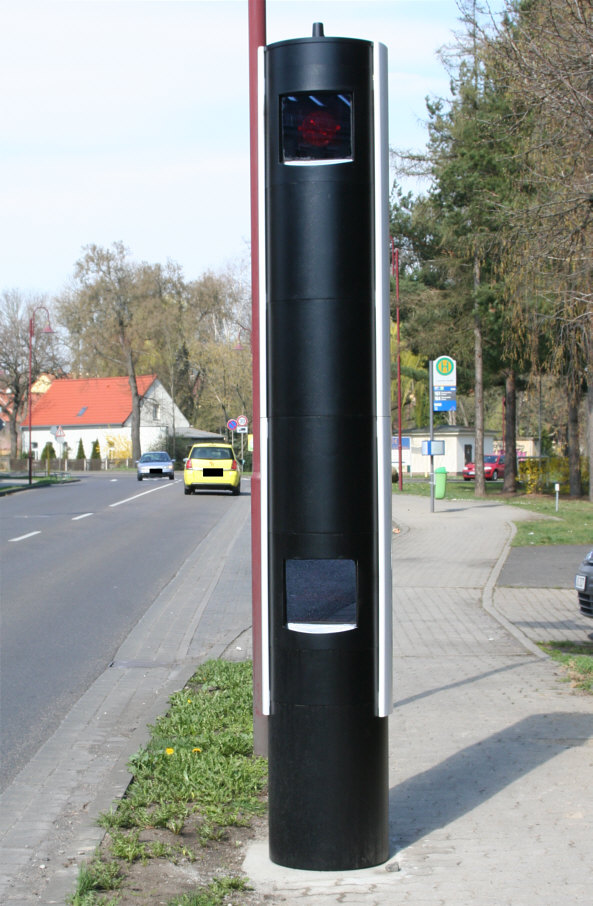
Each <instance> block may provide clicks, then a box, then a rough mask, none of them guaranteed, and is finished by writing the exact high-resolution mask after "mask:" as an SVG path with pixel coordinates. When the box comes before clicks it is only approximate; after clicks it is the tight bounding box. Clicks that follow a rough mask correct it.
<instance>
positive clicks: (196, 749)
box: [192, 747, 202, 752]
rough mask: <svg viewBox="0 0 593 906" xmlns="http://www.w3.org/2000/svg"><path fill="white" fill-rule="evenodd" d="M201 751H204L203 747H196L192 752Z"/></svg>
mask: <svg viewBox="0 0 593 906" xmlns="http://www.w3.org/2000/svg"><path fill="white" fill-rule="evenodd" d="M201 751H202V750H201V749H198V748H197V747H196V748H195V749H192V752H201Z"/></svg>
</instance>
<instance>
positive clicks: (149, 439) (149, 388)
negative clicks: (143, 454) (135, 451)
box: [21, 374, 218, 459]
mask: <svg viewBox="0 0 593 906" xmlns="http://www.w3.org/2000/svg"><path fill="white" fill-rule="evenodd" d="M136 380H137V385H138V393H139V394H140V397H141V408H140V445H141V448H142V450H143V451H146V450H151V449H152V450H156V449H162V448H163V447H165V446H166V444H167V440H168V438H169V437H172V436H173V434H175V435H177V436H179V435H181V436H189V437H192V436H197V435H199V436H200V437H204V436H208V437H217V436H218V435H210V434H208V432H205V431H196V429H194V428H192V427H191V426H190V423H189V421H188V420H187V418H186V417H185V415H183V413H182V412H181V410H180V409H179V407H178V406H176V405H175V403H174V402H173V400H172V399H171V397H170V395H169V394H168V393H167V391H166V390H165V388H164V387H163V385H162V384H161V382H160V381H159V380H158V379H157V377H156V375H154V374H148V375H141V376H139V377H138V378H137V379H136ZM131 425H132V393H131V390H130V385H129V381H128V378H127V377H107V378H76V379H74V378H72V379H71V378H61V379H59V380H55V381H53V382H52V384H51V386H50V387H49V389H48V390H47V391H46V392H45V393H44V394H43V395H42V396H40V398H39V399H38V400H37V402H36V403H35V404H34V405H33V408H32V412H31V449H32V451H33V457H34V458H35V459H39V457H40V455H41V453H42V451H43V449H44V447H45V445H46V444H47V443H48V442H50V443H52V444H53V447H54V450H55V451H56V454H57V456H58V457H65V456H66V455H67V456H68V458H70V459H74V458H76V457H77V453H78V449H79V443H80V441H82V446H83V450H84V455H85V458H86V459H90V457H91V452H92V448H93V444H94V443H95V441H97V440H98V441H99V447H100V452H101V459H125V458H128V457H130V456H131V455H132V430H131ZM21 432H22V447H21V449H22V451H23V453H25V454H28V452H29V423H28V419H25V421H24V422H23V424H22V425H21Z"/></svg>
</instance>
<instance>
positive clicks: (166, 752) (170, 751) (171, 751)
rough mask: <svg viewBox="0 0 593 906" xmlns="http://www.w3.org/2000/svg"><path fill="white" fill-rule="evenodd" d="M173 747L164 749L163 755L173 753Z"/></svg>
mask: <svg viewBox="0 0 593 906" xmlns="http://www.w3.org/2000/svg"><path fill="white" fill-rule="evenodd" d="M174 752H175V749H165V755H173V753H174Z"/></svg>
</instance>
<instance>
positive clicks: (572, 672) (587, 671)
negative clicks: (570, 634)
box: [539, 642, 593, 695]
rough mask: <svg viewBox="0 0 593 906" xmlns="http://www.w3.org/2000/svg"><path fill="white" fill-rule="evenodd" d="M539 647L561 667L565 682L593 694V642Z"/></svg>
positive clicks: (549, 643) (554, 643)
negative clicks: (564, 674)
mask: <svg viewBox="0 0 593 906" xmlns="http://www.w3.org/2000/svg"><path fill="white" fill-rule="evenodd" d="M539 647H540V648H541V649H542V651H545V652H546V654H549V656H550V657H551V658H552V659H553V660H555V661H557V663H559V664H560V665H561V667H562V668H563V670H564V671H565V673H566V676H565V682H567V683H570V684H571V685H572V686H573V688H575V689H578V690H579V691H581V692H585V693H587V694H589V695H592V694H593V642H539Z"/></svg>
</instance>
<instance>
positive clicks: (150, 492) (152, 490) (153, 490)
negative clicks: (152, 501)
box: [109, 479, 179, 506]
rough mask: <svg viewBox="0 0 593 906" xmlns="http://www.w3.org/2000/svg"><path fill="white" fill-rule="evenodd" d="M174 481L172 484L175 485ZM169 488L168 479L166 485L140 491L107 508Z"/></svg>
mask: <svg viewBox="0 0 593 906" xmlns="http://www.w3.org/2000/svg"><path fill="white" fill-rule="evenodd" d="M178 480H179V479H176V480H175V481H174V482H173V484H174V485H175V484H177V481H178ZM167 487H171V480H170V479H169V480H168V481H167V483H166V484H160V485H159V486H158V488H151V489H150V491H142V492H141V493H140V494H134V496H133V497H126V498H125V500H118V501H117V503H110V504H109V506H121V504H122V503H129V502H130V501H131V500H137V499H138V497H144V496H145V494H154V492H155V491H162V490H163V488H167Z"/></svg>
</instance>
